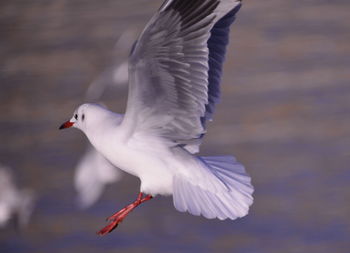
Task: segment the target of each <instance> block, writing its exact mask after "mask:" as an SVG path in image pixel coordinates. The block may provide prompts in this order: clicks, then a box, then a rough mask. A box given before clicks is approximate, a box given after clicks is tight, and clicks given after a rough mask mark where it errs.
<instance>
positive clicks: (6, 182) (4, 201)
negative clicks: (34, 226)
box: [0, 164, 35, 228]
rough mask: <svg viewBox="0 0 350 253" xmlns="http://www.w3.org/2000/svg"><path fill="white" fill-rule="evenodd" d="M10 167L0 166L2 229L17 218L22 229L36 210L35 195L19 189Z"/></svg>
mask: <svg viewBox="0 0 350 253" xmlns="http://www.w3.org/2000/svg"><path fill="white" fill-rule="evenodd" d="M14 181H15V180H14V177H13V174H12V171H11V169H10V168H9V167H6V166H3V165H1V164H0V228H3V227H5V226H6V225H7V224H8V222H9V221H10V220H11V219H12V218H13V217H15V218H16V221H17V222H18V223H17V224H18V225H19V227H20V228H23V227H24V226H26V225H27V224H28V222H29V219H30V216H31V214H32V211H33V208H34V199H35V196H34V193H33V192H32V191H31V190H29V189H19V188H18V187H17V186H16V184H15V182H14Z"/></svg>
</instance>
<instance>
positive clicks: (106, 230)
mask: <svg viewBox="0 0 350 253" xmlns="http://www.w3.org/2000/svg"><path fill="white" fill-rule="evenodd" d="M120 222H121V220H115V221H113V222H111V223H110V224H108V225H107V226H105V227H104V228H102V229H101V230H100V231H98V232H97V234H98V235H101V236H103V235H106V234H108V233H110V232H112V231H113V230H114V229H115V228H116V227H118V225H119V223H120Z"/></svg>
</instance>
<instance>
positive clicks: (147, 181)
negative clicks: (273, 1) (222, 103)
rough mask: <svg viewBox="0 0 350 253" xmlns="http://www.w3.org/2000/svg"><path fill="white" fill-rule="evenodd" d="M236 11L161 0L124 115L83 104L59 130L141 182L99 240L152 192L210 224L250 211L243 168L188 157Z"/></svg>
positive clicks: (222, 5)
mask: <svg viewBox="0 0 350 253" xmlns="http://www.w3.org/2000/svg"><path fill="white" fill-rule="evenodd" d="M240 6H241V1H239V0H167V1H165V3H164V4H163V5H162V6H161V8H160V9H159V10H158V12H157V13H156V14H155V15H154V16H153V18H152V19H151V21H150V22H149V23H148V25H147V26H146V28H145V29H144V31H143V32H142V34H141V35H140V37H139V39H138V40H137V42H136V43H135V45H134V47H133V49H132V51H131V54H130V57H129V97H128V103H127V109H126V113H125V115H121V114H116V113H113V112H111V111H109V110H107V109H105V108H103V107H101V106H98V105H95V104H83V105H81V106H79V107H78V108H77V109H76V110H75V112H74V114H73V117H72V118H71V119H70V120H69V121H67V122H65V123H64V124H62V126H61V127H60V129H63V128H68V127H72V126H73V127H76V128H78V129H80V130H82V131H83V132H84V133H85V134H86V136H87V137H88V139H89V140H90V142H91V143H92V145H93V146H94V147H95V148H96V149H97V150H98V151H99V152H100V153H101V154H102V155H103V156H104V157H106V158H107V159H108V160H109V161H110V162H111V163H112V164H114V165H115V166H117V167H118V168H120V169H122V170H123V171H125V172H127V173H130V174H132V175H134V176H137V177H139V178H140V180H141V187H140V193H139V195H138V197H137V199H136V200H135V202H133V203H132V204H130V205H128V206H126V207H125V208H123V209H122V210H120V211H119V212H117V213H115V214H114V215H112V216H111V217H109V220H110V222H111V223H110V224H109V225H108V226H106V227H105V228H103V229H102V230H101V231H100V232H99V234H100V235H104V234H106V233H109V232H111V231H112V230H113V229H114V228H115V227H116V226H117V225H118V224H119V223H120V222H121V221H122V220H123V219H124V218H125V217H126V216H127V215H128V213H130V212H131V211H132V210H133V209H134V208H135V207H136V206H138V205H139V204H141V203H143V202H145V201H147V200H149V199H151V198H152V197H153V196H156V195H157V194H160V195H172V196H173V202H174V206H175V208H176V209H177V210H179V211H182V212H185V211H188V212H189V213H191V214H194V215H203V216H204V217H206V218H209V219H211V218H218V219H221V220H223V219H226V218H229V219H232V220H233V219H236V218H238V217H242V216H245V215H246V214H247V213H248V209H249V206H250V205H251V204H252V202H253V198H252V193H253V187H252V185H251V183H250V177H249V176H248V175H247V174H246V172H245V170H244V167H243V166H242V165H241V164H239V163H238V162H237V161H236V160H235V159H234V158H233V157H231V156H217V157H198V156H195V155H193V153H194V151H196V150H198V146H199V145H200V143H201V139H202V138H203V136H204V134H205V132H206V130H205V129H206V121H207V120H210V119H211V118H212V114H213V111H214V106H215V104H216V103H217V102H218V99H219V84H220V79H221V74H222V65H223V61H224V56H225V51H226V46H227V44H228V38H229V27H230V25H231V24H232V22H233V21H234V19H235V15H236V13H237V11H238V10H239V9H240ZM144 194H145V195H144Z"/></svg>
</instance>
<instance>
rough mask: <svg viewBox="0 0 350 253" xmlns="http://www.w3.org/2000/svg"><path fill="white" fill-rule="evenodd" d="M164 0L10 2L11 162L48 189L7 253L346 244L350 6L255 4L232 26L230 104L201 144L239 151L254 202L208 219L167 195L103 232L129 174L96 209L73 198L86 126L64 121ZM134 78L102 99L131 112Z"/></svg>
mask: <svg viewBox="0 0 350 253" xmlns="http://www.w3.org/2000/svg"><path fill="white" fill-rule="evenodd" d="M160 4H161V1H160V0H128V1H126V0H104V1H97V0H84V1H83V0H74V1H73V0H71V1H68V0H55V1H47V0H46V1H44V0H36V1H30V0H28V1H20V0H11V1H10V0H2V1H0V56H1V58H0V87H1V91H0V163H3V164H7V165H9V166H11V167H12V168H13V169H14V172H15V175H16V176H17V178H16V180H17V183H18V185H20V186H22V187H26V188H31V189H33V190H35V191H36V193H37V201H36V208H35V210H34V213H33V216H32V219H31V221H30V223H29V224H28V226H27V227H26V228H25V229H24V230H22V231H17V230H16V229H15V228H14V227H13V226H11V225H9V226H8V227H7V228H6V229H1V230H0V252H4V253H5V252H26V253H27V252H35V253H39V252H84V253H86V252H88V253H89V252H169V251H170V252H237V253H254V252H257V253H260V252H268V253H275V252H276V253H280V252H283V253H287V252H300V253H301V252H318V253H323V252H325V253H329V252H334V253H335V252H344V253H347V252H349V248H350V242H349V238H350V218H349V214H350V204H349V201H350V186H349V181H350V170H349V166H350V85H349V80H350V16H349V13H350V2H349V1H348V0H333V1H327V0H318V1H316V0H300V1H291V0H284V1H283V0H266V1H252V0H251V1H244V5H243V8H242V9H241V11H240V12H239V14H238V18H237V20H236V22H235V24H234V25H233V26H232V33H231V44H230V47H229V50H228V55H227V61H226V65H225V72H224V79H223V85H222V87H223V88H222V89H223V94H222V102H221V104H220V105H219V106H218V107H217V113H216V115H215V120H214V122H213V123H211V124H210V125H209V130H208V134H207V136H206V139H205V142H204V144H203V146H202V154H203V155H207V154H211V155H220V154H227V155H228V154H234V155H235V156H236V157H237V159H238V160H239V161H240V162H242V163H243V164H244V165H245V166H246V168H247V170H248V172H249V173H250V175H251V176H252V178H253V183H254V186H255V188H256V191H255V195H254V197H255V203H254V205H253V206H252V209H251V211H250V213H249V215H248V216H247V217H245V218H243V219H239V220H237V221H224V222H222V221H217V220H206V219H204V218H202V217H195V216H191V215H189V214H183V213H179V212H177V211H176V210H175V208H174V207H173V204H172V200H171V199H170V198H164V197H160V198H156V199H154V200H152V201H151V202H148V203H146V204H144V205H143V206H142V207H140V208H138V209H137V210H135V211H134V212H133V213H132V214H131V215H130V217H128V219H126V220H125V221H124V222H123V224H122V225H121V226H120V227H118V228H117V229H116V230H115V231H114V232H113V233H112V234H110V235H108V236H106V237H98V236H96V235H95V231H97V229H99V228H101V227H102V226H104V225H105V222H104V218H105V217H107V216H108V215H110V214H112V213H113V212H114V211H116V209H118V208H121V207H123V206H124V205H125V204H127V203H129V202H130V201H131V200H133V199H134V198H135V196H136V194H137V192H138V190H139V182H138V180H137V179H136V178H133V177H131V176H124V177H123V180H122V181H120V182H119V183H117V184H114V185H111V186H109V187H108V188H107V191H106V192H105V193H104V195H103V197H102V199H100V201H99V202H98V203H96V204H95V205H94V206H93V207H91V208H90V209H88V210H80V209H78V208H77V206H76V192H75V190H74V187H73V176H74V167H75V165H76V163H77V161H78V159H79V156H80V155H81V154H82V153H83V152H84V150H85V145H86V142H87V141H86V138H85V137H84V136H83V135H82V133H80V132H78V131H76V130H71V131H64V132H60V131H58V126H59V125H60V124H61V123H62V122H63V121H65V120H67V119H68V118H69V117H71V114H72V112H73V110H74V108H75V107H76V106H77V105H79V104H80V103H82V102H83V101H84V94H85V92H86V89H87V87H88V85H89V84H90V83H91V82H92V81H94V80H95V79H96V78H97V77H98V76H99V75H100V74H101V73H102V72H103V71H104V70H105V69H106V68H107V67H108V66H109V65H111V64H112V63H113V62H115V61H116V60H119V59H114V57H116V54H114V53H113V50H114V49H113V48H114V44H115V42H116V41H117V39H118V37H119V36H120V35H121V34H122V32H123V31H124V30H126V29H130V28H132V29H136V30H138V31H140V30H141V29H142V27H143V26H144V25H145V23H146V22H147V21H148V20H149V18H150V17H151V15H152V14H153V13H154V12H155V10H156V9H157V8H158V7H159V6H160ZM126 92H127V90H126V89H125V88H119V89H114V90H113V92H112V91H111V92H107V94H106V95H105V96H104V97H103V102H104V103H106V104H107V105H108V106H109V107H110V108H111V109H113V110H115V111H118V112H123V110H124V107H125V101H126Z"/></svg>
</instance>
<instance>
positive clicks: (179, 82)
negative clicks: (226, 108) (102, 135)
mask: <svg viewBox="0 0 350 253" xmlns="http://www.w3.org/2000/svg"><path fill="white" fill-rule="evenodd" d="M240 4H241V1H239V0H168V1H166V2H165V3H164V4H163V6H162V7H161V8H160V9H159V11H158V12H157V13H156V14H155V16H154V17H153V18H152V19H151V21H150V22H149V24H148V25H147V26H146V28H145V30H144V31H143V32H142V34H141V36H140V38H139V39H138V41H137V42H136V44H135V45H134V48H133V50H132V52H131V55H130V61H129V64H130V66H129V98H128V104H127V110H126V114H125V117H124V121H123V123H122V125H123V126H124V127H125V128H126V129H127V130H128V131H129V133H130V134H133V133H135V132H145V133H147V134H154V135H157V136H160V137H163V138H165V139H168V140H170V141H171V142H173V143H175V144H182V145H191V144H192V143H193V142H194V141H196V140H198V138H201V137H202V136H203V134H204V133H205V121H206V120H207V119H209V118H211V116H212V113H213V108H214V104H215V103H216V102H217V99H218V97H219V83H220V76H221V71H222V63H223V60H224V55H225V50H226V45H227V43H228V32H229V26H230V24H231V23H232V22H233V20H234V15H235V13H236V12H237V11H238V9H239V7H240Z"/></svg>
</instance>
